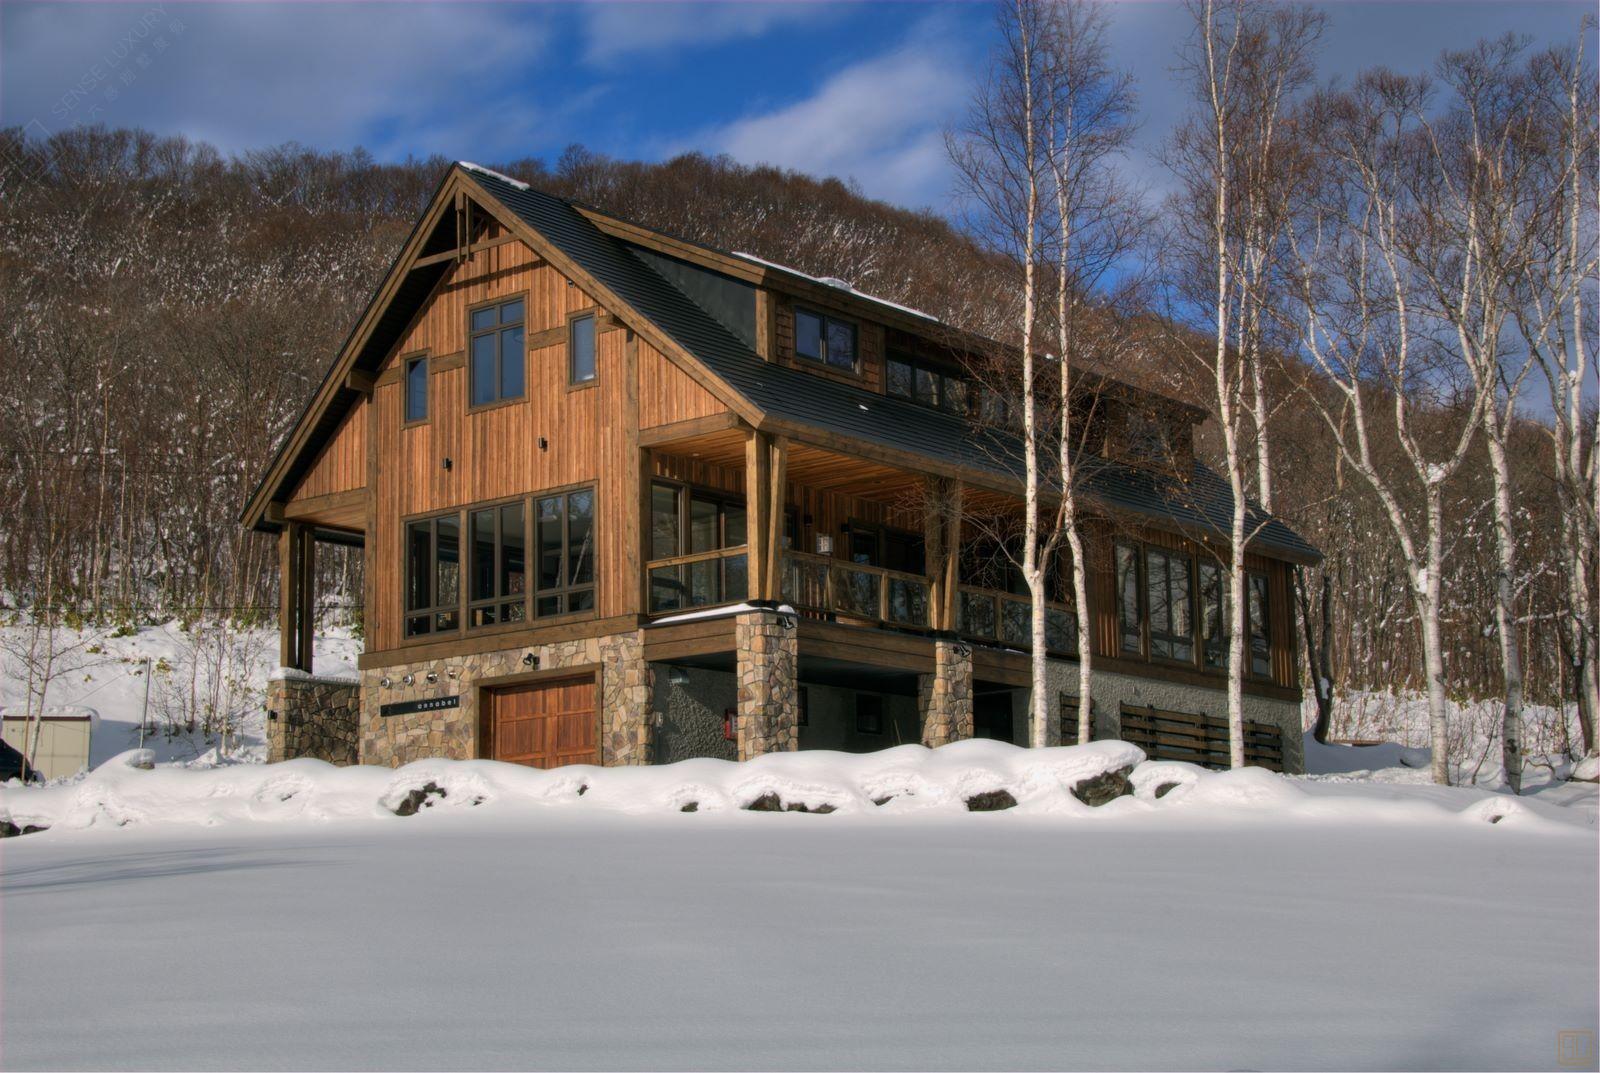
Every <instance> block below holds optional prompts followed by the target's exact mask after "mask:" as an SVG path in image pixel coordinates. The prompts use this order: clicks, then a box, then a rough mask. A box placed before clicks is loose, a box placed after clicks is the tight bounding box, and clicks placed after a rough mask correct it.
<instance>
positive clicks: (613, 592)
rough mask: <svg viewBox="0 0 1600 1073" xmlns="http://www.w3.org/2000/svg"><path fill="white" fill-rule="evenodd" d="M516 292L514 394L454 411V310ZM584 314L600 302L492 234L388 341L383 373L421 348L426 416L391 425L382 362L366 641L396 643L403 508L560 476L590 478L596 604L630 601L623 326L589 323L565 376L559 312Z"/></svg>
mask: <svg viewBox="0 0 1600 1073" xmlns="http://www.w3.org/2000/svg"><path fill="white" fill-rule="evenodd" d="M516 297H521V298H524V299H525V300H526V302H527V306H526V313H525V317H526V320H525V324H526V328H525V332H526V339H527V349H526V354H525V358H524V361H525V377H524V382H525V384H526V385H527V386H526V391H525V392H524V395H523V397H522V398H521V399H519V400H516V401H512V402H508V403H505V404H503V405H497V406H490V407H485V408H481V409H476V410H473V411H471V412H468V409H467V387H468V376H469V371H468V366H467V362H466V360H465V359H466V354H465V351H466V346H467V311H468V309H469V307H471V306H474V305H477V304H479V303H481V302H489V301H496V300H503V299H510V298H516ZM590 311H592V312H594V313H596V314H597V315H598V314H600V313H602V312H603V311H602V310H601V309H600V307H599V306H598V305H597V304H596V303H595V301H594V299H593V298H591V297H590V296H589V295H587V294H585V293H584V292H583V290H582V289H581V288H580V287H577V286H576V285H574V284H572V283H571V282H569V281H568V280H567V278H566V277H565V276H563V275H562V274H561V273H559V272H557V271H556V270H555V269H554V268H552V267H550V266H549V265H548V264H546V263H545V262H543V261H542V260H540V259H539V258H538V256H537V255H536V254H535V253H534V252H533V251H532V250H530V249H529V248H528V247H526V246H524V245H523V244H521V243H518V242H512V243H506V244H504V245H500V246H496V247H494V248H492V249H489V250H484V251H481V252H479V253H477V254H476V255H474V257H473V258H472V260H470V261H468V262H465V263H463V264H459V265H455V266H453V267H452V269H451V271H450V272H449V273H448V274H447V275H446V276H445V277H444V278H443V279H442V280H441V281H440V283H439V286H438V288H437V289H436V290H435V292H434V294H433V295H432V296H431V297H430V298H429V300H428V302H427V303H426V305H425V306H424V307H423V308H422V310H421V311H420V312H419V313H418V315H417V317H416V319H415V320H414V321H413V322H412V324H411V326H410V328H409V329H408V330H407V332H406V334H405V336H404V337H403V338H402V339H401V340H400V342H399V343H398V344H397V345H396V346H395V348H394V350H393V351H392V352H391V354H390V356H389V359H388V363H387V365H386V367H385V371H387V370H388V369H389V368H392V367H394V366H395V365H396V363H397V361H398V360H399V358H400V356H401V355H407V356H409V355H412V354H416V353H425V354H427V355H428V358H429V366H430V375H429V378H428V380H429V384H428V390H429V392H430V395H431V397H430V399H429V404H430V405H429V419H428V420H427V421H425V422H422V423H420V424H416V425H412V426H408V427H402V416H403V415H402V406H403V392H404V387H403V385H402V383H401V382H400V380H399V379H398V378H396V377H395V376H394V375H393V374H392V373H391V374H389V375H388V376H385V377H383V379H382V381H381V382H380V383H379V385H378V387H377V388H376V406H377V422H376V423H377V428H378V433H377V440H378V442H377V444H376V447H377V462H378V465H377V476H376V480H377V504H376V508H377V509H376V512H375V514H376V518H375V532H373V533H372V534H371V548H370V551H369V564H370V566H369V568H370V569H372V570H373V571H374V574H375V578H374V586H373V587H374V595H375V597H376V600H377V607H376V614H375V616H373V617H374V618H375V620H376V621H375V622H373V623H372V626H371V633H372V640H371V642H370V643H369V646H368V647H369V648H371V649H373V650H381V649H387V648H393V647H395V646H396V645H398V644H400V643H401V634H400V618H401V599H402V589H403V580H404V579H403V569H404V566H403V561H402V557H401V543H402V539H403V520H404V519H405V518H408V517H410V516H413V515H418V514H426V513H431V512H434V511H441V510H448V509H450V508H453V507H464V506H468V505H470V504H474V503H481V502H487V501H492V500H497V499H505V498H508V497H512V496H523V495H528V494H531V493H535V492H541V491H545V490H549V489H555V488H566V487H570V486H573V485H582V484H594V485H596V490H597V494H598V504H597V508H598V509H597V511H596V544H597V546H596V568H597V571H598V577H599V594H598V603H599V614H601V615H602V616H605V615H610V614H621V613H625V612H627V611H631V610H634V609H635V608H636V605H637V603H638V599H637V585H636V584H630V583H625V582H631V578H627V579H625V578H624V577H623V569H622V563H623V559H624V555H625V552H624V549H623V547H622V541H623V539H624V538H625V537H626V535H627V534H628V532H629V531H630V529H629V525H628V523H627V522H626V520H625V519H626V516H628V515H629V514H630V513H632V512H631V511H630V510H629V504H630V503H632V502H634V500H635V499H636V496H635V493H634V492H633V491H632V489H634V488H636V487H637V482H638V476H637V469H636V467H635V468H633V469H632V476H631V477H630V475H629V474H630V467H629V466H628V465H625V464H623V460H622V458H621V457H620V453H619V452H620V451H621V450H622V449H623V448H624V445H625V444H626V443H627V442H628V440H627V437H626V436H625V435H624V432H625V430H624V428H623V426H624V425H626V424H628V422H629V421H630V420H631V419H632V414H633V413H635V412H636V410H637V405H636V403H637V398H638V395H637V392H638V388H637V386H636V384H634V383H631V382H630V377H631V375H632V369H631V367H630V364H629V362H628V361H627V360H626V349H627V346H628V343H627V338H628V332H627V331H626V330H625V329H623V328H621V327H602V329H601V330H600V331H599V332H598V333H597V336H596V362H597V370H598V375H597V376H596V378H595V380H594V381H593V382H592V383H590V384H586V385H583V386H581V387H572V386H570V385H569V384H568V368H567V358H568V356H567V321H568V318H569V317H570V316H571V315H573V314H575V313H583V312H590ZM541 443H542V446H541ZM447 460H448V464H447ZM634 524H636V523H634ZM635 539H636V538H635ZM436 639H437V638H436Z"/></svg>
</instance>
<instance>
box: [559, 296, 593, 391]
mask: <svg viewBox="0 0 1600 1073" xmlns="http://www.w3.org/2000/svg"><path fill="white" fill-rule="evenodd" d="M581 320H587V321H590V322H591V323H592V324H593V325H594V327H593V331H592V332H591V335H590V339H591V340H592V343H593V347H594V353H593V355H592V358H593V361H594V369H593V371H592V372H591V373H590V374H589V376H588V377H587V378H585V379H582V380H580V379H578V377H577V375H576V365H575V359H576V358H577V348H576V347H575V346H574V345H573V341H574V337H575V333H576V331H577V325H578V322H579V321H581ZM599 382H600V310H598V309H585V310H581V311H580V312H577V313H569V314H567V390H568V391H582V390H584V389H585V388H591V387H594V386H595V385H596V384H598V383H599Z"/></svg>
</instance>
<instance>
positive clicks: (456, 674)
mask: <svg viewBox="0 0 1600 1073" xmlns="http://www.w3.org/2000/svg"><path fill="white" fill-rule="evenodd" d="M444 673H445V674H447V675H448V676H449V677H450V681H452V682H454V681H455V680H456V678H457V677H459V676H460V674H461V672H460V671H458V670H456V669H455V668H454V667H446V668H445V669H444Z"/></svg>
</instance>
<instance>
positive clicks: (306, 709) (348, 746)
mask: <svg viewBox="0 0 1600 1073" xmlns="http://www.w3.org/2000/svg"><path fill="white" fill-rule="evenodd" d="M360 736H361V686H360V683H358V682H356V681H354V680H351V679H346V678H317V677H314V676H312V675H308V674H305V673H303V672H298V671H280V672H278V674H276V675H274V676H273V677H272V678H271V679H270V680H269V681H268V682H267V763H269V764H275V763H277V762H278V761H280V760H294V759H297V758H299V757H302V756H310V757H315V758H316V759H318V760H326V761H327V762H328V763H330V764H339V765H344V764H354V763H357V762H358V755H357V753H358V747H359V741H360Z"/></svg>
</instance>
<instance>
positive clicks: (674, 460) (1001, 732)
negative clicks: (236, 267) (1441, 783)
mask: <svg viewBox="0 0 1600 1073" xmlns="http://www.w3.org/2000/svg"><path fill="white" fill-rule="evenodd" d="M953 339H955V340H959V337H958V336H956V335H954V333H952V332H951V331H950V330H949V329H948V328H946V327H945V326H943V325H941V324H939V323H938V322H936V321H934V320H933V319H932V318H929V317H927V316H925V315H923V314H921V313H918V312H917V311H915V310H911V309H907V308H905V307H903V306H899V305H896V304H894V303H891V302H886V301H881V300H878V299H875V298H872V297H870V296H868V295H865V294H861V293H859V292H856V291H855V290H853V289H851V288H850V287H849V286H848V285H845V284H843V283H842V282H840V281H835V280H827V279H817V278H813V277H811V276H808V275H805V274H802V273H799V272H796V271H793V270H790V269H787V268H784V267H782V266H780V265H776V264H772V263H769V262H766V261H762V260H760V259H758V258H755V257H751V256H747V255H743V254H738V253H727V252H721V251H717V250H712V249H708V248H706V247H703V246H700V245H696V244H693V243H689V242H685V241H682V240H679V239H675V238H673V237H671V236H668V235H664V234H661V233H658V232H655V231H651V230H649V229H646V228H643V227H640V226H638V225H635V224H631V223H629V222H627V221H624V220H620V219H617V218H614V217H612V216H608V215H606V214H605V213H602V212H599V211H596V210H594V209H591V208H587V207H584V206H581V205H577V204H573V203H571V202H568V201H565V200H563V199H561V198H558V197H554V196H551V195H549V194H545V193H541V192H539V191H537V190H533V189H530V188H529V187H527V186H525V185H524V184H521V183H518V182H515V181H513V180H510V179H508V178H505V177H504V176H500V175H497V174H495V173H493V172H489V171H487V170H484V169H481V168H477V167H475V166H473V165H468V164H458V165H455V166H453V167H452V168H451V169H450V170H449V172H448V173H447V174H446V175H445V177H444V179H443V181H442V182H441V183H440V186H439V189H438V191H437V192H436V194H435V195H434V197H433V199H432V201H431V202H430V204H429V206H428V208H427V210H426V211H425V212H424V213H423V215H422V217H421V219H419V220H418V222H417V224H416V226H415V228H414V229H413V230H412V232H411V235H410V237H409V238H408V239H407V241H406V243H405V245H404V247H403V248H402V250H401V252H400V254H399V256H398V257H397V258H396V260H395V263H394V265H393V266H392V268H391V269H390V271H389V273H388V275H387V277H386V278H385V279H384V281H383V283H382V285H381V286H380V287H379V288H378V290H377V292H376V293H375V294H374V295H373V297H372V300H371V302H370V303H369V304H368V306H367V309H366V311H365V313H364V314H363V315H362V317H361V319H360V320H359V321H358V322H357V324H356V325H355V326H354V328H353V330H352V331H351V333H350V335H349V338H348V339H346V341H345V343H344V345H343V347H342V348H341V350H340V352H339V354H338V356H337V358H336V359H335V360H334V362H333V365H332V367H331V368H330V369H329V371H328V374H327V376H326V377H325V378H324V380H323V382H322V384H321V385H320V387H319V388H318V389H317V391H316V394H315V395H314V396H313V398H312V399H311V400H310V402H309V404H308V405H307V407H306V410H305V412H304V413H303V414H302V416H301V418H300V420H299V421H298V422H297V423H296V424H295V426H294V428H293V429H292V430H291V431H290V433H289V434H288V436H287V438H286V439H285V440H284V442H283V444H282V446H281V448H280V450H279V451H278V453H277V455H276V457H275V458H274V459H273V461H272V464H271V466H270V467H269V469H268V471H267V473H266V475H265V477H264V478H263V480H262V482H261V484H260V486H259V487H258V489H257V490H256V492H255V493H254V495H253V496H252V498H251V500H250V502H249V504H248V505H247V507H246V508H245V511H244V515H243V522H244V524H245V525H246V526H248V527H250V528H252V529H255V530H257V531H261V532H267V533H274V534H277V537H278V540H279V547H280V564H281V570H282V608H281V628H282V647H281V663H282V666H283V668H284V669H283V671H282V672H281V673H280V674H279V675H278V676H277V677H276V678H275V679H274V681H273V683H272V688H271V690H270V695H269V709H270V711H271V722H270V723H269V730H270V733H269V740H270V744H271V751H272V755H273V757H274V758H275V759H276V758H285V757H290V756H297V755H317V756H322V757H324V758H326V759H330V760H334V761H335V762H341V763H351V762H362V763H382V764H399V763H403V762H406V761H410V760H414V759H419V758H423V757H431V756H450V757H460V758H465V757H492V758H498V759H503V760H510V761H516V762H522V763H529V764H534V765H538V766H542V767H550V766H555V765H558V764H566V763H578V762H581V763H602V764H632V763H652V762H657V763H659V762H669V761H672V760H677V759H683V758H686V757H692V756H717V757H725V758H729V759H744V758H747V757H750V756H754V755H758V754H760V753H762V752H766V751H770V750H774V749H793V748H836V749H849V750H867V749H873V748H882V747H887V746H890V745H896V744H903V743H907V742H922V743H925V744H930V745H938V744H943V743H945V742H949V741H952V740H956V739H959V738H963V737H971V736H988V737H998V738H1005V739H1008V740H1014V741H1016V742H1017V743H1018V744H1025V743H1026V741H1027V733H1026V727H1025V712H1026V710H1027V702H1028V684H1029V673H1028V672H1029V666H1028V656H1027V653H1026V651H1025V650H1026V648H1027V644H1028V629H1027V613H1028V601H1027V598H1026V596H1025V595H1023V594H1024V593H1025V592H1026V590H1025V589H1022V588H1020V587H1019V586H1018V585H1017V583H1016V580H1017V579H1016V578H1015V576H1014V575H1015V571H1014V570H1010V569H1008V568H1007V566H1006V556H1005V555H1004V554H1003V552H1002V551H1001V549H999V548H998V547H997V545H996V541H995V540H994V539H993V538H992V537H991V538H986V537H985V535H984V528H983V527H980V526H976V525H974V524H973V521H972V519H973V518H974V517H975V514H974V511H975V509H976V505H979V504H982V505H983V508H984V509H985V510H993V511H998V512H1004V511H1005V510H1006V509H1015V505H1016V503H1017V501H1018V497H1019V492H1020V485H1019V482H1018V480H1017V477H1016V473H1017V472H1018V466H1017V465H1016V461H1015V445H1014V443H1013V442H1012V441H1011V440H1010V438H1009V437H1008V435H1007V434H1006V433H1005V432H1004V431H1003V429H1000V430H996V429H994V428H991V427H988V426H984V425H982V423H981V422H979V421H977V420H976V419H975V412H976V411H977V410H978V408H979V407H980V405H983V403H982V402H981V401H980V399H979V398H978V394H979V393H978V392H977V390H976V389H975V388H974V387H972V386H971V385H970V384H969V383H968V381H967V377H966V375H965V373H964V370H963V366H962V364H961V363H960V362H959V361H958V360H956V354H955V351H954V349H953V343H952V340H953ZM1094 396H1095V406H1096V412H1097V414H1099V415H1100V417H1101V419H1102V420H1103V430H1104V431H1103V435H1102V436H1101V438H1100V441H1099V442H1098V443H1097V444H1096V451H1095V454H1094V457H1093V458H1092V460H1090V461H1092V471H1093V472H1092V476H1091V477H1090V478H1089V480H1088V483H1087V485H1086V487H1085V498H1086V501H1087V503H1088V509H1089V510H1090V511H1091V512H1092V514H1093V521H1092V522H1091V524H1090V526H1089V527H1088V529H1089V538H1090V539H1089V545H1090V549H1091V550H1090V556H1089V558H1090V561H1089V563H1088V564H1087V565H1088V567H1089V570H1090V575H1091V578H1092V582H1093V586H1092V587H1093V601H1092V605H1091V608H1090V610H1091V612H1092V616H1093V622H1094V624H1095V628H1094V636H1092V637H1089V638H1079V637H1078V636H1077V635H1076V634H1077V630H1076V624H1075V617H1074V615H1073V614H1072V612H1071V610H1070V604H1069V598H1070V586H1069V585H1066V584H1065V583H1061V584H1059V586H1058V594H1059V596H1060V597H1061V600H1060V603H1059V604H1055V605H1052V607H1051V609H1050V620H1049V621H1050V628H1049V645H1050V647H1051V650H1052V651H1051V657H1052V660H1051V668H1052V672H1051V673H1052V677H1051V686H1052V690H1053V691H1054V693H1055V694H1056V695H1055V696H1054V697H1053V698H1052V710H1059V711H1060V712H1061V713H1062V719H1061V722H1060V724H1059V725H1058V726H1055V727H1052V729H1051V731H1050V734H1051V739H1052V741H1054V740H1071V739H1072V738H1073V737H1074V736H1075V734H1076V717H1075V714H1074V713H1075V711H1076V696H1075V694H1076V692H1077V665H1076V662H1075V656H1076V653H1077V651H1078V646H1079V645H1081V644H1090V645H1093V646H1094V651H1095V669H1096V682H1095V689H1096V693H1095V712H1094V724H1095V733H1096V735H1100V736H1124V737H1128V738H1129V739H1130V740H1135V741H1138V742H1139V743H1140V744H1142V745H1144V746H1145V747H1146V748H1147V750H1148V751H1150V752H1152V753H1157V754H1159V755H1165V756H1179V757H1184V758H1189V759H1196V760H1199V761H1201V762H1213V761H1215V760H1216V758H1217V755H1218V749H1219V744H1218V743H1219V733H1220V732H1219V720H1220V718H1221V716H1222V715H1223V713H1224V710H1225V696H1226V694H1225V685H1226V680H1225V675H1224V672H1223V666H1222V665H1223V661H1224V660H1225V658H1226V647H1227V645H1226V638H1225V637H1224V635H1223V632H1222V630H1223V623H1224V621H1225V620H1224V617H1223V615H1222V604H1221V594H1222V591H1223V589H1224V588H1225V580H1224V572H1223V570H1222V568H1221V567H1220V566H1219V559H1218V555H1219V554H1220V553H1221V552H1220V549H1221V545H1220V544H1219V543H1218V541H1219V539H1225V538H1224V537H1222V534H1225V532H1226V527H1227V520H1228V516H1229V512H1230V510H1231V499H1230V496H1229V493H1228V489H1227V486H1226V483H1225V482H1223V481H1221V480H1219V479H1218V478H1217V477H1216V475H1214V474H1212V473H1211V472H1210V471H1209V470H1207V469H1206V468H1205V467H1204V466H1202V465H1199V464H1197V463H1195V462H1193V461H1192V458H1191V452H1190V449H1189V446H1188V445H1189V444H1190V442H1191V435H1192V429H1193V426H1194V425H1195V424H1197V423H1198V422H1199V421H1201V420H1202V419H1203V414H1202V413H1201V412H1200V411H1198V410H1196V409H1193V408H1191V407H1188V406H1185V405H1183V404H1177V403H1170V402H1166V401H1163V400H1153V399H1152V398H1151V397H1150V396H1148V395H1147V394H1146V393H1143V392H1140V391H1138V390H1137V389H1134V388H1132V387H1130V386H1129V385H1126V384H1121V383H1118V382H1116V381H1114V380H1102V381H1097V382H1096V388H1095V393H1094ZM1152 415H1156V416H1155V418H1154V420H1156V421H1157V422H1158V423H1159V426H1160V427H1159V428H1157V429H1154V430H1153V431H1154V433H1155V434H1156V435H1157V437H1158V438H1159V440H1160V442H1162V443H1163V444H1165V445H1166V446H1167V448H1168V452H1167V454H1166V456H1165V457H1164V458H1163V459H1151V460H1149V461H1146V457H1147V456H1146V455H1144V454H1141V451H1142V450H1144V448H1143V447H1142V446H1141V445H1142V444H1143V443H1144V441H1146V440H1147V439H1148V438H1149V437H1150V436H1151V435H1152V429H1151V427H1150V426H1151V422H1152V420H1153V418H1152ZM1173 457H1177V458H1179V459H1181V460H1182V461H1180V462H1179V463H1178V464H1177V465H1176V466H1174V465H1173V463H1172V461H1171V459H1172V458H1173ZM1008 505H1009V507H1008ZM1251 525H1252V528H1253V529H1254V530H1255V531H1256V537H1255V539H1254V542H1253V545H1252V549H1251V555H1250V556H1249V561H1248V565H1249V568H1250V578H1249V594H1250V595H1249V606H1248V611H1249V620H1250V636H1249V637H1248V639H1247V640H1248V645H1247V650H1248V658H1249V664H1250V665H1249V667H1248V672H1249V674H1248V687H1247V692H1248V696H1247V701H1248V705H1249V711H1248V716H1249V719H1250V726H1251V755H1252V757H1253V758H1255V759H1256V760H1257V762H1260V763H1264V764H1269V765H1272V766H1279V767H1286V768H1290V769H1293V768H1296V767H1297V766H1298V765H1299V763H1300V714H1299V701H1300V688H1299V671H1298V666H1297V663H1296V658H1295V645H1294V631H1293V629H1292V626H1293V614H1292V608H1291V603H1290V594H1291V580H1292V577H1291V571H1292V570H1293V569H1294V567H1295V565H1296V564H1298V563H1308V562H1313V561H1315V559H1316V557H1317V553H1316V551H1315V550H1314V549H1313V548H1311V547H1310V546H1309V545H1308V544H1306V542H1305V541H1303V540H1302V539H1301V538H1300V537H1298V536H1297V535H1296V534H1295V533H1293V532H1292V531H1291V530H1289V529H1288V528H1287V527H1285V526H1284V525H1283V524H1282V523H1280V522H1278V521H1276V520H1274V519H1271V518H1267V517H1265V516H1262V515H1261V514H1260V513H1259V512H1256V511H1254V510H1253V509H1252V517H1251ZM325 542H331V543H337V544H345V545H350V546H358V547H360V548H361V549H363V554H364V562H365V574H364V576H365V586H366V591H365V600H364V627H365V652H364V653H363V655H362V656H361V658H360V668H361V669H360V676H359V681H358V682H351V681H347V680H338V679H330V678H323V677H319V676H318V675H317V673H316V671H317V669H316V667H315V666H314V664H313V646H312V635H313V632H314V625H315V623H314V618H315V615H314V608H315V606H316V593H315V591H314V584H313V578H314V576H315V571H314V564H315V560H316V553H317V548H318V546H319V544H322V543H325ZM1061 576H1062V578H1066V577H1067V576H1068V575H1067V573H1066V572H1065V571H1062V572H1061ZM1220 749H1221V755H1222V756H1223V757H1225V756H1226V742H1225V738H1224V739H1221V745H1220Z"/></svg>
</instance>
